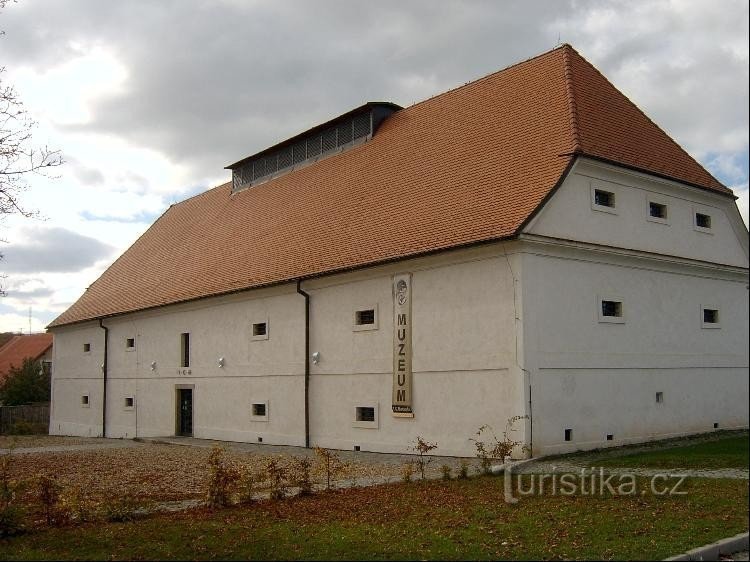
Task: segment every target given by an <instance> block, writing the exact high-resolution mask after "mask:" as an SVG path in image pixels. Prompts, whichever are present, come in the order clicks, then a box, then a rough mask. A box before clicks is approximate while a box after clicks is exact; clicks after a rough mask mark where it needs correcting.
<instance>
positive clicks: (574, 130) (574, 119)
mask: <svg viewBox="0 0 750 562" xmlns="http://www.w3.org/2000/svg"><path fill="white" fill-rule="evenodd" d="M562 50H563V75H564V77H565V93H566V94H567V97H568V122H569V124H570V136H571V138H572V140H573V154H579V153H581V152H582V149H581V136H580V132H579V130H578V106H577V105H576V97H575V89H574V84H573V69H572V68H571V66H570V51H571V50H573V51H575V49H573V47H571V46H570V45H568V44H567V43H566V44H564V45H563V46H562ZM576 54H577V51H576ZM579 56H580V55H579ZM584 60H585V59H584Z"/></svg>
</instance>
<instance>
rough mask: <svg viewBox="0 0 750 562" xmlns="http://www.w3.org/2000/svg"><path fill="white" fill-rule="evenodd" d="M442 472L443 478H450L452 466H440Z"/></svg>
mask: <svg viewBox="0 0 750 562" xmlns="http://www.w3.org/2000/svg"><path fill="white" fill-rule="evenodd" d="M440 472H441V474H442V475H443V480H450V479H451V467H450V466H448V465H447V464H444V465H441V466H440Z"/></svg>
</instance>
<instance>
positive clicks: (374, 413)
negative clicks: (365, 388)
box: [352, 404, 378, 429]
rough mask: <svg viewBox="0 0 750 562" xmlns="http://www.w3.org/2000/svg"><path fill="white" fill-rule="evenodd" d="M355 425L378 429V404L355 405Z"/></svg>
mask: <svg viewBox="0 0 750 562" xmlns="http://www.w3.org/2000/svg"><path fill="white" fill-rule="evenodd" d="M352 426H353V427H361V428H365V429H377V428H378V406H377V404H372V405H369V406H355V407H354V422H353V423H352Z"/></svg>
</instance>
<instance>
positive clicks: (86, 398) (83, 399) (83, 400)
mask: <svg viewBox="0 0 750 562" xmlns="http://www.w3.org/2000/svg"><path fill="white" fill-rule="evenodd" d="M81 406H82V407H83V408H88V407H89V395H88V394H84V395H82V396H81Z"/></svg>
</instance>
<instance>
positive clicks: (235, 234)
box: [50, 45, 732, 326]
mask: <svg viewBox="0 0 750 562" xmlns="http://www.w3.org/2000/svg"><path fill="white" fill-rule="evenodd" d="M576 155H587V156H591V157H594V158H599V159H603V160H607V161H612V162H616V163H620V164H623V165H625V166H629V167H632V168H636V169H641V170H644V171H648V172H652V173H654V174H658V175H663V176H667V177H670V178H673V179H676V180H679V181H682V182H685V183H688V184H692V185H696V186H699V187H702V188H705V189H708V190H712V191H716V192H720V193H724V194H727V195H730V196H731V194H732V192H731V191H730V190H729V189H727V188H726V187H724V186H723V185H722V184H721V183H720V182H719V181H717V180H716V179H715V178H714V177H713V176H711V174H709V173H708V172H706V170H704V169H703V168H702V167H701V166H700V164H698V163H697V162H696V161H695V160H694V159H693V158H692V157H690V155H688V154H687V153H686V152H685V151H684V150H682V149H681V148H680V147H679V146H678V145H677V144H676V143H675V142H674V141H673V140H672V139H671V138H669V136H668V135H667V134H666V133H664V132H663V131H662V130H661V129H659V128H658V127H657V126H656V125H655V124H654V123H653V122H652V121H651V120H649V119H648V118H647V117H646V116H645V115H644V114H643V113H642V112H641V111H640V110H639V109H638V108H637V107H636V106H635V105H633V104H632V103H631V102H630V101H629V100H628V99H627V98H626V97H625V96H624V95H623V94H622V93H620V92H619V91H618V90H617V89H616V88H615V87H614V86H612V84H610V83H609V82H608V81H607V80H606V79H605V78H604V77H603V76H602V75H601V74H600V73H599V72H598V71H597V70H596V69H595V68H594V67H593V66H591V65H590V64H589V63H588V62H587V61H585V60H584V59H583V58H582V57H581V56H580V55H579V54H578V53H577V52H576V51H575V50H574V49H573V48H572V47H570V46H568V45H563V46H562V47H559V48H557V49H555V50H553V51H550V52H547V53H544V54H542V55H539V56H537V57H535V58H533V59H530V60H528V61H525V62H522V63H519V64H516V65H514V66H511V67H509V68H506V69H504V70H501V71H499V72H496V73H494V74H491V75H489V76H486V77H484V78H481V79H479V80H477V81H475V82H471V83H469V84H467V85H465V86H462V87H460V88H456V89H455V90H451V91H448V92H446V93H444V94H441V95H438V96H436V97H434V98H431V99H428V100H426V101H423V102H420V103H417V104H415V105H413V106H411V107H408V108H406V109H403V110H401V111H398V112H397V113H395V114H393V115H392V116H391V117H389V118H388V119H387V120H386V121H385V122H384V123H383V124H382V126H381V127H380V129H379V131H378V132H377V134H376V135H375V136H374V137H373V138H372V140H370V141H369V142H366V143H364V144H362V145H360V146H357V147H355V148H352V149H350V150H348V151H346V152H343V153H341V154H338V155H336V156H332V157H329V158H327V159H325V160H321V161H319V162H317V163H315V164H313V165H310V166H307V167H303V168H300V169H298V170H294V171H292V172H289V173H287V174H285V175H282V176H279V177H277V178H275V179H273V180H271V181H268V182H266V183H263V184H260V185H257V186H253V187H251V188H249V189H247V190H244V191H240V192H238V193H235V194H231V184H225V185H222V186H219V187H217V188H214V189H211V190H209V191H207V192H205V193H202V194H200V195H198V196H196V197H193V198H191V199H188V200H186V201H183V202H182V203H180V204H178V205H174V206H172V207H170V209H168V210H167V212H165V213H164V215H162V216H161V218H159V220H157V221H156V223H154V225H153V226H152V227H151V228H150V229H149V230H148V231H147V232H146V233H145V234H144V235H143V236H142V237H141V238H140V239H138V240H137V241H136V242H135V243H134V244H133V245H132V246H131V247H130V248H129V249H128V250H127V251H126V252H125V253H124V254H123V255H122V256H121V257H120V258H119V259H118V260H117V261H116V262H115V263H114V264H113V265H112V266H111V267H110V268H109V269H108V270H107V271H105V272H104V274H103V275H102V276H101V277H100V278H99V279H98V280H97V281H96V282H95V283H93V284H92V285H91V287H89V289H88V290H87V291H86V292H85V293H84V294H83V296H82V297H81V298H80V299H79V300H78V301H77V302H76V303H75V304H73V306H71V307H70V308H69V309H68V310H66V311H65V312H64V313H63V314H61V315H60V316H59V317H58V318H57V319H55V320H54V321H53V322H52V324H51V325H50V326H61V325H64V324H70V323H74V322H80V321H84V320H89V319H93V318H98V317H103V316H108V315H115V314H121V313H125V312H131V311H135V310H141V309H146V308H151V307H156V306H161V305H165V304H170V303H176V302H180V301H186V300H192V299H197V298H202V297H206V296H210V295H217V294H222V293H228V292H233V291H238V290H243V289H248V288H253V287H260V286H265V285H271V284H275V283H280V282H284V281H291V280H295V279H300V278H306V277H311V276H314V275H317V274H323V273H331V272H335V271H344V270H347V269H351V268H357V267H362V266H366V265H372V264H376V263H382V262H385V261H390V260H397V259H403V258H406V257H408V256H415V255H419V254H424V253H428V252H433V251H438V250H443V249H448V248H454V247H458V246H463V245H469V244H474V243H478V242H482V241H488V240H495V239H503V238H508V237H512V236H514V235H516V234H517V233H518V232H519V230H520V229H521V228H522V226H523V225H524V223H525V221H527V220H528V218H529V217H530V216H531V215H532V214H533V213H534V211H535V210H536V209H537V208H538V207H539V206H540V205H541V204H542V202H543V201H544V200H545V197H546V196H547V195H548V194H549V193H550V191H551V190H552V189H553V188H554V187H555V185H556V184H557V183H558V182H559V181H560V180H561V179H562V176H563V175H564V172H565V171H566V169H567V167H568V166H569V164H571V162H572V160H573V159H574V158H575V156H576Z"/></svg>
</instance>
